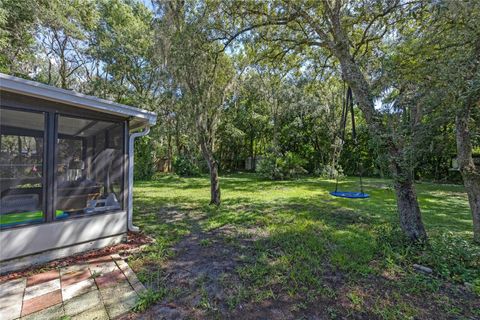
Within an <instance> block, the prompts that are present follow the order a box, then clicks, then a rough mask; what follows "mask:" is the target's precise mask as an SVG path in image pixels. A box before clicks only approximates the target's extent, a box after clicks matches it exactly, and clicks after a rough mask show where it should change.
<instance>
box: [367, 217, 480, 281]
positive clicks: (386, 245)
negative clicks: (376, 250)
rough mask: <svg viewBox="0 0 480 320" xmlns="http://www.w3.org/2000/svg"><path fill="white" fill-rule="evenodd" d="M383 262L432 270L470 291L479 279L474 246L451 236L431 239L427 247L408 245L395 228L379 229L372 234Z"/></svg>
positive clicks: (479, 260)
mask: <svg viewBox="0 0 480 320" xmlns="http://www.w3.org/2000/svg"><path fill="white" fill-rule="evenodd" d="M375 231H376V232H375V233H376V235H377V243H379V244H381V250H382V255H383V258H384V260H385V261H392V262H395V264H397V265H401V266H404V267H411V266H412V265H413V264H414V263H417V264H420V265H424V266H427V267H429V268H432V270H433V272H434V274H435V275H437V276H440V277H441V278H443V279H446V280H449V281H453V282H458V283H464V282H468V283H470V284H472V285H473V286H474V287H475V286H476V281H478V279H480V250H479V247H478V245H475V244H474V243H472V242H470V241H468V240H466V239H465V238H464V237H462V236H458V235H454V234H453V233H450V232H449V233H445V234H442V235H440V236H436V237H434V236H432V237H431V238H430V240H429V242H428V243H427V244H424V245H419V244H417V245H415V244H411V243H410V242H408V240H407V239H406V238H405V236H404V235H403V233H402V231H401V230H400V228H399V227H398V226H391V225H383V226H381V227H379V228H376V230H375Z"/></svg>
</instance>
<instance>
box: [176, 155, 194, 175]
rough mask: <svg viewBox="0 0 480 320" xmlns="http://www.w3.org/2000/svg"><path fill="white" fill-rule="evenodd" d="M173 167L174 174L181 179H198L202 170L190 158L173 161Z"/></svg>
mask: <svg viewBox="0 0 480 320" xmlns="http://www.w3.org/2000/svg"><path fill="white" fill-rule="evenodd" d="M172 165H173V170H174V172H175V173H176V174H178V175H179V176H181V177H196V176H198V175H200V169H199V168H198V166H197V165H196V164H195V163H194V162H193V161H192V160H190V158H188V157H184V156H180V157H177V158H175V159H174V160H173V163H172Z"/></svg>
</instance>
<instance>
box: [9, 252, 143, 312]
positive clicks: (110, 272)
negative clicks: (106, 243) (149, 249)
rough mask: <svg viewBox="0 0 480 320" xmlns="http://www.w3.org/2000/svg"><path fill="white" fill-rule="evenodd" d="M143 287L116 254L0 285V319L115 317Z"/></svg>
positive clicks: (131, 304)
mask: <svg viewBox="0 0 480 320" xmlns="http://www.w3.org/2000/svg"><path fill="white" fill-rule="evenodd" d="M144 290H145V287H144V286H143V285H142V283H141V282H140V281H138V279H137V277H136V276H135V273H134V272H133V271H132V269H130V267H129V266H128V264H127V263H126V262H125V261H123V260H122V259H121V258H120V256H119V255H117V254H114V255H111V256H104V257H100V258H96V259H92V260H89V261H87V262H85V263H81V264H76V265H71V266H68V267H64V268H60V269H59V270H51V271H47V272H44V273H40V274H36V275H33V276H31V277H27V278H20V279H15V280H10V281H7V282H4V283H1V284H0V319H2V320H11V319H18V318H21V319H60V318H62V317H65V318H68V319H72V320H73V319H85V320H87V319H88V320H90V319H97V320H101V319H115V318H118V317H120V316H122V315H125V314H126V313H128V312H129V311H130V310H131V309H132V307H133V306H134V305H135V303H136V302H137V298H138V295H139V293H141V292H142V291H144Z"/></svg>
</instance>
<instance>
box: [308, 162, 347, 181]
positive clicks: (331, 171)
mask: <svg viewBox="0 0 480 320" xmlns="http://www.w3.org/2000/svg"><path fill="white" fill-rule="evenodd" d="M314 175H315V176H317V177H321V178H325V179H337V178H343V176H344V175H343V169H342V167H341V166H338V169H337V168H335V167H333V166H331V165H329V164H326V165H324V166H321V167H320V168H317V169H315V171H314Z"/></svg>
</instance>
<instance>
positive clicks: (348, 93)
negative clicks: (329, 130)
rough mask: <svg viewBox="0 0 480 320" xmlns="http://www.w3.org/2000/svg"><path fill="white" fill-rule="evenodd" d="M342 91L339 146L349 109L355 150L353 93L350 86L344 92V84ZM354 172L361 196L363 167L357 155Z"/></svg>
mask: <svg viewBox="0 0 480 320" xmlns="http://www.w3.org/2000/svg"><path fill="white" fill-rule="evenodd" d="M343 91H344V92H345V95H344V96H343V97H344V98H343V100H342V102H343V103H342V104H343V106H342V118H341V121H340V130H341V144H342V149H343V144H344V143H345V131H346V128H347V119H348V111H349V109H350V115H351V121H352V140H353V148H354V149H357V147H358V141H357V131H356V128H355V113H354V112H353V93H352V88H350V86H349V87H348V88H347V90H345V83H344V84H343ZM355 164H356V166H355V169H356V170H355V171H357V172H358V174H359V178H360V193H361V194H362V195H363V194H364V192H363V165H362V161H361V159H360V155H358V160H357V161H355ZM335 192H336V193H337V192H338V174H337V179H336V182H335Z"/></svg>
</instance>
